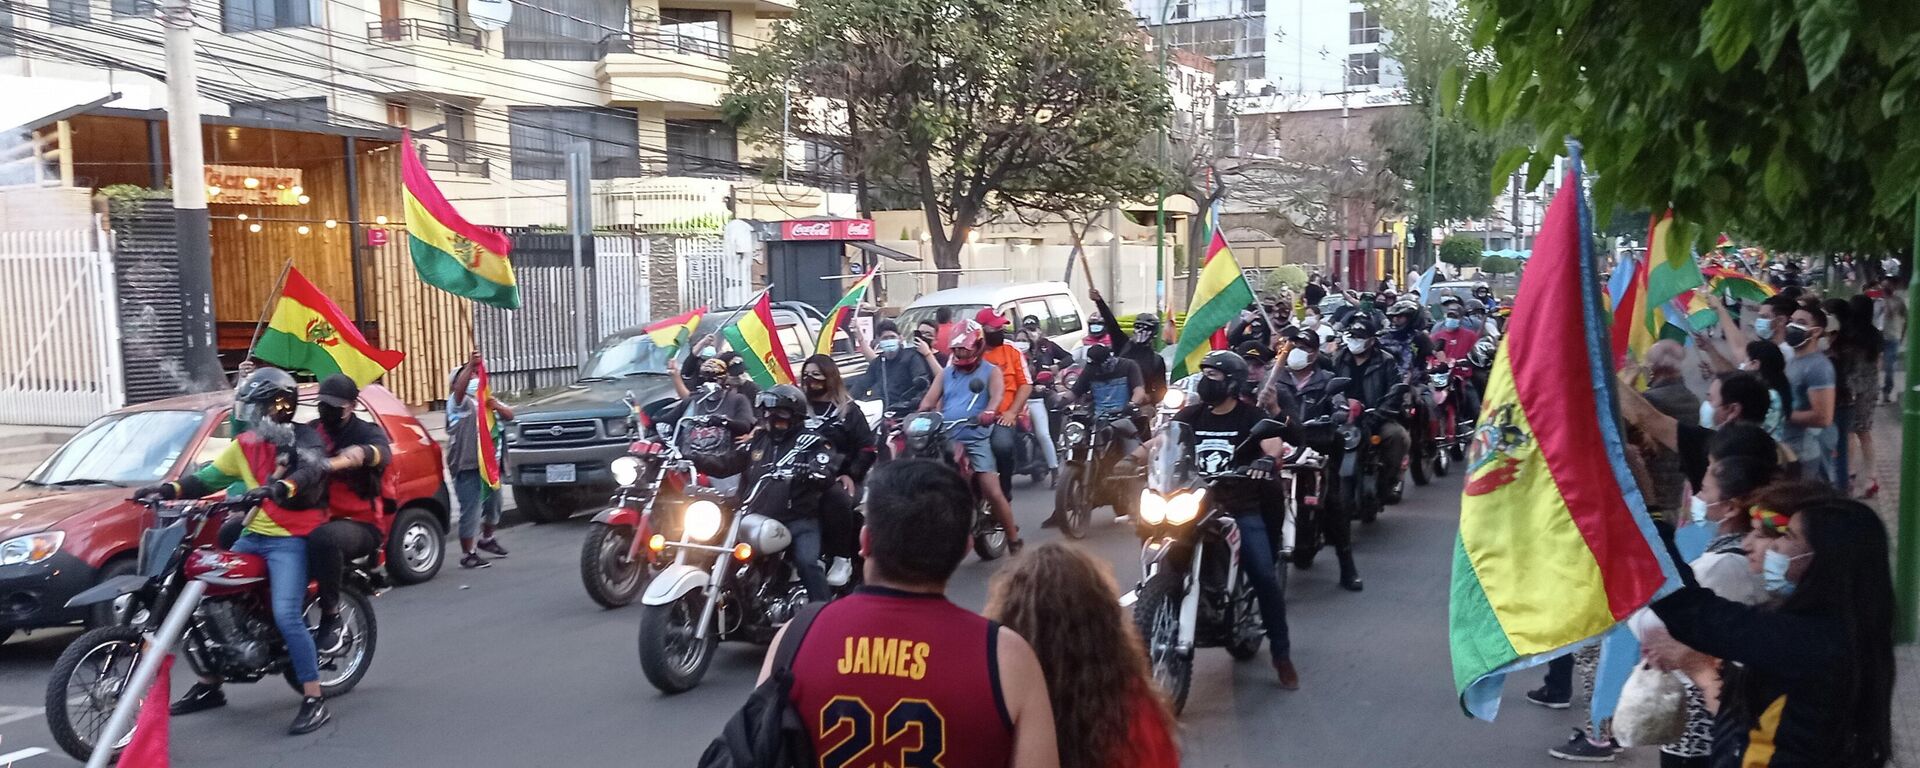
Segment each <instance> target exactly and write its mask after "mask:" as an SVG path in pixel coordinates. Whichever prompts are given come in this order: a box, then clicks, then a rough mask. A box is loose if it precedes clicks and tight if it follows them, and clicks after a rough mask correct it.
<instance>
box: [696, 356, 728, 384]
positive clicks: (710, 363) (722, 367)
mask: <svg viewBox="0 0 1920 768" xmlns="http://www.w3.org/2000/svg"><path fill="white" fill-rule="evenodd" d="M726 377H727V361H725V360H722V359H720V358H717V357H709V358H707V359H706V360H703V361H701V363H700V378H702V379H706V380H707V381H720V380H721V379H725V378H726Z"/></svg>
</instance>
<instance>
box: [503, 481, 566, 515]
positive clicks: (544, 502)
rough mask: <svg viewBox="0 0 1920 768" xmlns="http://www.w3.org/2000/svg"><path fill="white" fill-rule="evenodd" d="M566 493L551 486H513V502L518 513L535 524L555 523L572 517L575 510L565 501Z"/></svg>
mask: <svg viewBox="0 0 1920 768" xmlns="http://www.w3.org/2000/svg"><path fill="white" fill-rule="evenodd" d="M566 502H567V495H566V494H565V493H563V492H561V491H558V490H554V489H551V488H540V487H537V486H519V485H516V486H513V503H514V506H516V507H519V508H520V514H521V515H523V516H525V517H526V518H527V520H528V521H530V522H532V523H533V524H535V525H546V524H547V523H557V522H560V521H561V520H565V519H567V518H569V517H573V513H574V512H575V511H576V510H574V509H573V508H572V507H571V506H569V505H568V504H567V503H566Z"/></svg>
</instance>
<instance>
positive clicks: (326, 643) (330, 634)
mask: <svg viewBox="0 0 1920 768" xmlns="http://www.w3.org/2000/svg"><path fill="white" fill-rule="evenodd" d="M340 630H341V626H340V612H339V610H338V609H336V610H332V611H321V612H320V626H318V627H316V628H314V630H313V647H314V649H315V650H318V651H319V652H321V653H332V652H334V651H337V650H340V644H341V643H342V642H343V641H344V640H345V639H346V637H345V636H344V635H343V634H342V633H341V631H340Z"/></svg>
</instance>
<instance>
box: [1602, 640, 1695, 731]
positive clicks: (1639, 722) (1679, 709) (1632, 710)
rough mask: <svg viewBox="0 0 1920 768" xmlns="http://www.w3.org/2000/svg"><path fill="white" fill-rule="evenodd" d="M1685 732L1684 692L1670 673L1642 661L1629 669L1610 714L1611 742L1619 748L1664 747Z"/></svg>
mask: <svg viewBox="0 0 1920 768" xmlns="http://www.w3.org/2000/svg"><path fill="white" fill-rule="evenodd" d="M1686 730H1687V691H1686V687H1685V686H1683V685H1681V684H1680V680H1679V678H1678V677H1676V676H1675V673H1672V672H1663V671H1660V670H1658V669H1654V668H1653V667H1652V666H1651V665H1649V664H1647V663H1646V662H1645V661H1642V662H1640V665H1639V666H1636V667H1634V668H1633V674H1631V675H1629V676H1627V683H1626V686H1625V687H1623V688H1621V690H1620V704H1619V706H1618V707H1616V708H1615V709H1614V712H1613V738H1614V739H1615V740H1616V741H1618V742H1620V745H1621V746H1626V747H1642V746H1650V745H1658V744H1668V743H1671V742H1673V741H1676V740H1678V739H1679V738H1680V737H1681V736H1682V735H1683V734H1685V733H1686Z"/></svg>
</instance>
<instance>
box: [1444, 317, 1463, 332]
mask: <svg viewBox="0 0 1920 768" xmlns="http://www.w3.org/2000/svg"><path fill="white" fill-rule="evenodd" d="M1440 327H1441V328H1445V329H1447V330H1449V331H1457V330H1460V318H1457V317H1449V318H1447V319H1445V320H1442V321H1440Z"/></svg>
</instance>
